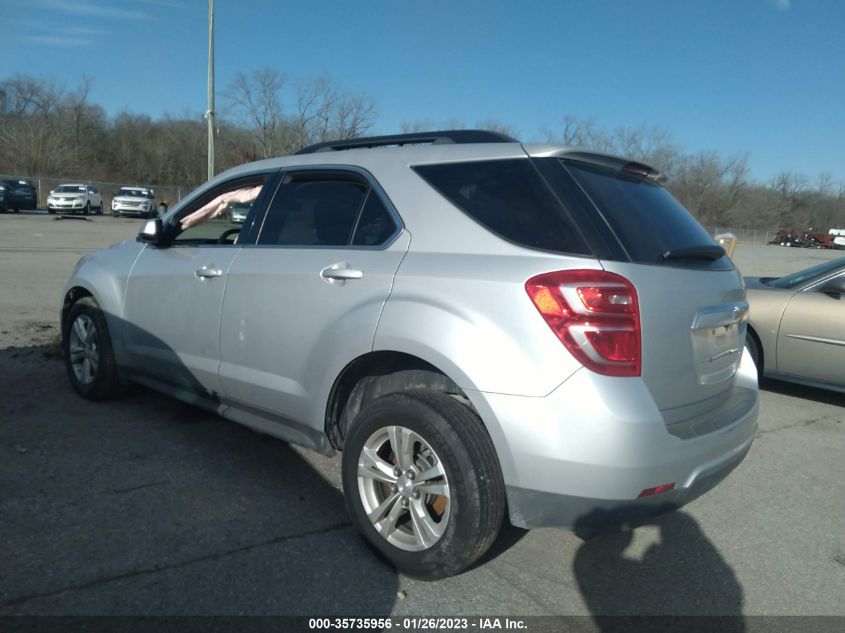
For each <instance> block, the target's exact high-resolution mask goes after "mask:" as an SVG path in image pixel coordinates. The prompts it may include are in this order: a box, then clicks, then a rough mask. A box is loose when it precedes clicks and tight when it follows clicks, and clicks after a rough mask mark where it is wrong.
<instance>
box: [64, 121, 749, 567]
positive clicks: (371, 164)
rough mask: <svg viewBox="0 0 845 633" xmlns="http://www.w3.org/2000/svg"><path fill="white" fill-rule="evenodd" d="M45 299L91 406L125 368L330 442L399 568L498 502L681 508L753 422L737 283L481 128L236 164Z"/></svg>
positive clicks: (474, 536)
mask: <svg viewBox="0 0 845 633" xmlns="http://www.w3.org/2000/svg"><path fill="white" fill-rule="evenodd" d="M233 203H237V204H248V205H251V206H250V209H249V213H248V216H247V218H246V221H245V222H244V223H243V224H240V223H237V224H236V223H233V222H232V221H231V218H230V215H229V214H228V213H227V209H228V208H229V206H230V205H231V204H233ZM63 304H64V305H63V308H62V312H61V323H62V331H63V335H64V357H65V360H66V363H67V369H68V375H69V376H70V380H71V383H72V384H73V387H74V388H75V389H76V390H77V391H78V392H79V393H80V394H81V395H82V396H84V397H86V398H91V399H101V398H107V397H111V396H114V395H116V394H118V393H119V391H120V388H121V386H122V385H123V384H125V383H127V382H134V383H140V384H143V385H147V386H149V387H152V388H154V389H158V390H160V391H163V392H165V393H168V394H171V395H173V396H175V397H177V398H180V399H183V400H186V401H188V402H190V403H193V404H196V405H199V406H202V407H206V408H207V409H209V410H211V411H214V412H217V413H219V414H220V415H222V416H223V417H225V418H228V419H230V420H233V421H235V422H239V423H241V424H245V425H247V426H249V427H252V428H253V429H256V430H258V431H260V432H263V433H269V434H271V435H274V436H276V437H279V438H281V439H283V440H287V441H290V442H295V443H298V444H301V445H303V446H306V447H309V448H311V449H314V450H316V451H320V452H321V453H325V454H332V453H333V452H334V451H335V450H343V459H342V479H343V488H344V493H345V497H346V502H347V505H348V509H349V513H350V515H351V516H352V519H353V521H354V523H355V525H356V526H357V528H358V529H359V530H360V532H361V534H362V535H363V537H364V538H365V539H366V541H367V542H368V543H369V544H370V545H372V546H373V547H374V548H375V549H377V550H378V551H379V552H381V553H382V554H383V555H384V556H385V557H386V558H387V559H389V560H390V561H391V562H392V563H393V564H394V565H395V566H396V567H397V568H399V569H400V570H401V571H403V572H405V573H408V574H410V575H414V576H417V577H425V578H437V577H443V576H447V575H450V574H455V573H458V572H460V571H461V570H462V569H464V568H466V567H467V566H468V565H470V564H471V563H473V561H475V560H477V559H478V558H479V557H480V556H481V555H482V554H484V552H485V551H486V550H487V549H488V548H489V547H490V546H491V544H492V543H493V542H494V541H495V539H496V537H497V534H498V532H499V528H500V526H501V524H502V521H503V520H504V518H505V515H507V516H508V518H509V519H510V522H511V523H512V524H514V525H516V526H519V527H523V528H532V527H539V526H562V527H569V528H574V529H576V530H579V531H583V532H584V533H591V532H593V531H595V530H597V529H600V528H601V527H603V526H604V525H608V524H610V525H618V524H620V523H627V524H636V523H637V522H638V521H641V520H643V518H644V517H647V516H649V515H652V514H654V513H659V512H663V511H666V510H669V509H673V508H677V507H679V506H681V505H683V504H685V503H687V502H689V501H690V500H692V499H694V498H695V497H697V496H698V495H700V494H702V493H703V492H705V491H707V490H709V489H710V488H712V487H713V486H714V485H716V483H717V482H718V481H720V480H721V479H722V478H724V477H725V476H726V475H727V474H728V473H729V472H730V471H731V470H732V469H733V468H734V467H736V466H737V465H738V464H739V463H740V462H741V461H742V459H743V457H744V456H745V454H746V452H747V451H748V449H749V447H750V446H751V442H752V438H753V436H754V432H755V428H756V418H757V409H758V392H757V372H756V370H755V367H754V364H753V362H752V361H751V359H750V357H749V355H748V353H747V352H744V339H745V332H746V313H747V304H746V301H745V291H744V289H743V286H742V280H741V277H740V275H739V273H738V272H737V270H736V269H735V268H734V266H733V265H732V263H731V261H730V260H729V259H728V258H727V257H725V255H724V251H723V250H722V249H721V248H720V247H719V246H718V245H716V244H714V242H713V240H712V239H711V237H710V236H709V235H708V234H707V232H706V231H705V230H704V229H703V228H702V227H701V226H700V225H699V224H698V223H697V222H696V221H695V220H694V219H693V218H692V217H691V216H690V215H689V213H688V212H687V211H686V210H684V208H683V207H682V206H681V205H680V204H679V203H678V202H677V201H676V200H675V199H674V198H672V196H671V195H670V194H669V193H668V192H667V191H666V190H665V189H664V188H663V187H662V186H661V177H660V175H659V174H658V173H656V172H655V171H654V170H653V169H651V168H649V167H648V166H646V165H642V164H639V163H635V162H631V161H627V160H624V159H620V158H615V157H611V156H605V155H599V154H593V153H586V152H583V151H576V150H574V149H571V148H567V147H559V146H551V145H527V144H525V145H523V144H520V143H519V142H517V141H515V140H513V139H510V138H508V137H504V136H502V135H499V134H494V133H489V132H482V131H471V130H470V131H457V132H438V133H431V134H427V133H421V134H411V135H401V136H393V137H374V138H369V139H357V140H353V141H343V142H337V143H326V144H320V145H316V146H313V147H309V148H307V149H305V150H303V151H301V152H299V153H298V154H297V155H294V156H288V157H283V158H277V159H271V160H265V161H260V162H256V163H251V164H248V165H243V166H241V167H237V168H235V169H232V170H230V171H227V172H226V173H223V174H221V175H220V176H218V177H216V178H215V179H214V180H212V181H211V182H209V183H207V184H205V185H203V186H202V187H200V188H199V189H197V190H196V191H195V192H193V193H192V194H191V195H190V196H189V197H188V198H186V199H185V200H183V201H182V202H181V203H180V204H179V205H178V206H176V207H175V208H173V209H172V210H171V211H170V212H168V213H167V214H166V215H165V216H164V217H163V218H157V219H155V220H150V221H149V222H147V224H146V226H145V227H144V228H143V230H142V231H141V233H140V234H139V236H138V240H137V241H127V242H124V243H122V244H119V245H116V246H115V247H112V248H110V249H108V250H105V251H101V252H99V253H95V254H92V255H88V256H86V257H83V258H82V259H81V260H80V262H79V264H78V265H77V267H76V270H75V271H74V272H73V274H72V276H71V279H70V281H69V282H68V285H67V287H66V289H65V292H64V296H63Z"/></svg>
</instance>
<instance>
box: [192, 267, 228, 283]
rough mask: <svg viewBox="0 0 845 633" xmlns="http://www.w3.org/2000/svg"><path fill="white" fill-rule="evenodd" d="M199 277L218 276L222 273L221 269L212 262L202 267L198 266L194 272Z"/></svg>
mask: <svg viewBox="0 0 845 633" xmlns="http://www.w3.org/2000/svg"><path fill="white" fill-rule="evenodd" d="M194 274H195V275H196V276H197V277H199V278H200V279H209V278H211V277H220V276H222V275H223V271H222V270H220V269H219V268H215V267H214V264H208V265H207V266H203V267H202V268H198V269H197V270H196V272H195V273H194Z"/></svg>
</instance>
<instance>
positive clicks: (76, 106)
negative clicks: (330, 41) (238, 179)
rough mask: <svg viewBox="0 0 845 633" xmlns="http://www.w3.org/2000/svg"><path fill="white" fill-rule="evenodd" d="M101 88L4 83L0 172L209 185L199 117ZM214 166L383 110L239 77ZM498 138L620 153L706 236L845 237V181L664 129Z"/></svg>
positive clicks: (567, 126)
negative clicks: (696, 145) (653, 177)
mask: <svg viewBox="0 0 845 633" xmlns="http://www.w3.org/2000/svg"><path fill="white" fill-rule="evenodd" d="M91 86H92V80H91V79H90V78H87V77H85V78H83V79H82V81H81V82H80V83H79V85H77V86H76V87H73V88H67V87H65V86H63V85H60V84H57V83H55V82H54V81H52V80H49V79H43V78H36V77H30V76H26V75H15V76H13V77H11V78H8V79H6V80H4V81H2V82H0V173H2V174H14V175H22V176H29V177H37V176H51V175H61V176H74V177H79V178H85V179H90V180H103V181H114V182H134V183H144V184H153V185H157V184H162V185H167V184H178V185H182V186H185V187H193V186H196V185H198V184H200V183H202V182H203V181H204V180H205V179H206V171H207V165H206V138H207V124H206V121H205V120H204V118H203V117H202V116H201V115H192V114H185V115H182V116H172V115H167V116H164V117H162V118H161V119H158V120H153V119H151V118H150V117H149V116H146V115H139V114H130V113H121V114H118V115H116V116H114V117H108V116H107V115H106V113H105V111H104V110H103V108H102V107H101V106H99V105H98V104H96V103H93V102H92V101H91V99H90V92H91ZM218 100H219V102H220V107H219V112H218V116H217V123H218V125H217V140H216V167H217V170H218V171H222V170H224V169H226V168H228V167H231V166H233V165H237V164H240V163H244V162H248V161H251V160H256V159H259V158H268V157H271V156H280V155H285V154H289V153H291V152H294V151H297V150H298V149H301V148H302V147H304V146H306V145H309V144H311V143H316V142H321V141H325V140H330V139H338V138H354V137H357V136H362V135H366V134H371V133H373V130H374V127H375V126H376V124H377V119H378V110H377V105H376V103H375V101H374V100H373V99H372V98H370V97H368V96H366V95H362V94H357V93H354V92H350V91H348V90H346V89H344V88H343V87H341V86H339V85H338V84H337V83H335V82H334V81H333V80H331V79H329V78H327V77H316V78H312V79H310V80H306V81H300V82H291V81H288V80H287V79H286V77H285V76H284V75H283V74H282V73H280V72H278V71H275V70H272V69H263V70H258V71H255V72H254V73H252V74H249V75H246V74H239V75H237V76H236V77H235V78H234V79H233V80H232V82H231V83H230V84H229V85H228V86H226V87H225V89H224V90H223V92H222V94H221V95H220V97H219V99H218ZM460 127H467V126H466V125H465V124H464V123H463V122H461V121H457V120H451V121H446V122H442V123H439V124H437V123H432V122H431V121H425V120H420V121H414V122H408V123H405V124H403V125H402V128H403V131H406V132H409V131H420V130H423V129H426V130H431V129H450V128H460ZM470 127H482V128H486V129H494V130H498V131H501V132H505V133H507V134H510V135H512V136H514V137H516V138H521V139H522V140H523V141H526V142H529V141H540V142H551V143H563V144H566V145H573V146H578V147H583V148H585V149H591V150H595V151H601V152H608V153H613V154H621V155H624V156H627V157H630V158H632V159H635V160H640V161H643V162H645V163H648V164H650V165H653V166H654V167H656V168H657V169H659V170H660V171H661V172H662V173H663V174H665V175H666V177H667V179H668V182H667V187H668V188H669V189H670V190H671V191H672V193H673V194H674V195H675V196H676V197H678V199H679V200H680V201H681V202H682V203H683V204H684V205H685V206H686V207H687V208H688V209H689V210H690V211H691V212H692V213H693V214H695V215H696V217H698V219H699V220H700V221H701V222H702V223H703V224H705V225H706V226H709V227H716V226H720V227H725V226H731V227H737V228H760V229H768V228H773V227H778V226H780V227H794V228H796V229H802V230H804V229H807V228H810V227H813V228H815V229H817V230H822V231H826V230H827V229H828V228H830V227H834V226H835V227H845V182H843V181H841V180H836V179H835V178H834V177H833V175H832V174H830V173H826V172H825V173H821V174H819V175H818V176H816V177H815V178H812V179H811V178H810V177H807V176H806V175H803V174H798V173H794V172H791V171H784V172H782V173H780V174H777V175H776V176H775V177H774V178H772V179H771V180H770V181H769V182H765V183H762V182H757V181H754V180H752V179H751V177H750V175H749V166H748V155H747V154H738V155H732V156H723V155H721V154H719V153H718V152H714V151H706V150H700V151H695V152H690V151H688V150H687V149H685V148H684V147H682V146H681V145H680V144H678V143H677V142H676V141H675V140H674V138H673V136H672V133H671V132H670V131H669V130H667V129H665V128H662V127H658V126H649V125H642V126H638V127H625V128H617V129H608V128H606V127H602V126H601V125H599V124H598V123H597V122H596V121H595V120H592V119H584V118H578V117H573V116H570V115H567V116H564V117H563V118H562V119H561V121H560V123H559V124H558V125H557V126H555V127H553V128H549V129H544V130H541V131H539V132H537V133H534V134H530V133H520V131H519V130H517V129H515V128H514V127H512V126H510V125H507V124H503V123H500V122H497V121H492V120H482V121H476V122H475V124H474V125H471V126H470Z"/></svg>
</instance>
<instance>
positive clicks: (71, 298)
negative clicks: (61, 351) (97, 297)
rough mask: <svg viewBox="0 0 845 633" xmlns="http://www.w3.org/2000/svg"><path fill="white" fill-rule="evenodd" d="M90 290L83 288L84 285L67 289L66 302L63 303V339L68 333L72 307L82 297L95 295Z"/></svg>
mask: <svg viewBox="0 0 845 633" xmlns="http://www.w3.org/2000/svg"><path fill="white" fill-rule="evenodd" d="M93 296H94V295H92V294H91V293H90V292H88V290H86V289H85V288H83V287H82V286H74V287H73V288H71V289H70V290H68V291H67V294H66V295H65V300H64V303H63V304H62V340H64V338H65V335H66V334H67V317H68V314H70V309H71V308H72V307H73V304H74V303H76V302H77V301H79V300H80V299H82V298H83V297H93Z"/></svg>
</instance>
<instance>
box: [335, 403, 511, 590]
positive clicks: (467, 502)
mask: <svg viewBox="0 0 845 633" xmlns="http://www.w3.org/2000/svg"><path fill="white" fill-rule="evenodd" d="M397 421H398V422H397ZM397 427H399V428H404V429H405V430H408V431H409V432H410V433H412V434H413V435H414V436H416V438H415V439H413V440H412V441H411V442H410V445H411V451H410V454H411V455H413V457H412V459H411V464H412V466H411V468H409V470H415V471H416V472H417V476H418V479H417V482H416V484H415V483H414V480H413V477H407V476H406V474H402V476H401V477H400V478H399V479H398V480H397V481H398V483H399V485H401V486H402V490H404V491H405V492H401V491H398V490H397V488H398V486H397V487H393V488H392V489H391V484H389V483H384V480H381V481H379V479H380V478H379V477H373V478H369V477H363V476H362V477H359V461H361V460H362V457H363V455H362V451H363V449H364V447H365V445H367V444H368V443H369V445H370V447H371V448H372V446H373V445H375V444H378V442H379V440H378V439H377V438H380V437H382V434H388V435H389V433H388V429H390V428H394V429H395V428H397ZM374 438H376V439H374ZM417 439H418V440H420V441H419V442H417ZM374 442H375V444H374ZM381 446H382V447H383V448H382V450H380V451H379V453H378V456H384V460H387V461H386V463H387V465H388V467H389V465H390V464H391V463H392V464H394V465H396V464H397V463H398V462H397V458H396V454H395V452H391V451H392V449H393V446H394V444H393V443H392V442H391V441H388V443H386V444H381ZM426 448H428V449H429V450H428V451H426V450H425V449H426ZM417 451H419V452H417ZM390 460H392V461H390ZM437 464H441V465H442V467H443V471H444V472H445V477H444V478H434V477H432V478H431V479H429V480H428V484H427V485H429V486H430V485H435V486H440V489H443V484H445V489H446V491H447V492H448V495H445V496H443V495H438V494H435V493H431V494H429V493H428V492H422V493H420V491H419V490H414V486H415V485H416V486H420V487H422V486H425V485H426V484H425V483H424V482H425V481H426V480H425V479H420V477H422V476H423V474H422V473H423V470H424V469H428V468H429V467H431V466H433V465H437ZM388 469H389V468H388ZM372 472H377V470H375V469H373V470H372ZM397 472H400V470H398V469H394V475H391V476H395V475H396V473H397ZM342 478H343V490H344V497H345V499H346V507H347V509H348V510H349V514H350V515H351V517H352V520H353V522H354V524H355V526H356V527H357V528H358V530H359V531H360V532H361V534H362V536H363V537H364V539H365V540H366V541H367V543H368V544H369V545H370V546H372V547H373V548H374V549H375V550H376V552H378V553H379V554H380V555H381V556H382V557H384V558H385V559H387V561H388V562H390V563H391V564H392V565H393V566H394V567H396V568H397V569H398V570H400V571H401V572H403V573H405V574H407V575H409V576H413V577H415V578H422V579H426V580H434V579H437V578H445V577H447V576H452V575H455V574H458V573H460V572H461V571H463V570H464V569H466V568H467V567H468V566H469V565H471V564H472V563H474V562H475V561H476V560H478V559H479V558H480V557H481V556H482V555H483V554H484V553H485V552H487V550H488V549H490V546H491V545H493V543H494V542H495V540H496V537H497V536H498V534H499V529H500V528H501V526H502V521H503V518H504V512H505V486H504V482H503V480H502V473H501V470H500V468H499V462H498V459H497V457H496V452H495V449H494V448H493V442H492V441H491V440H490V436H489V435H488V434H487V431H486V429H485V428H484V426H483V424H482V423H481V420H479V418H478V417H477V416H476V415H475V414H474V413H473V412H472V411H471V410H470V409H469V407H467V406H465V405H463V404H461V403H460V402H458V401H457V400H455V399H454V398H452V397H451V396H449V395H447V394H444V393H441V392H437V391H429V390H414V391H403V392H399V393H393V394H388V395H386V396H383V397H381V398H378V399H376V400H374V401H372V402H371V403H370V404H368V405H367V406H366V407H365V408H364V409H363V410H362V411H361V412H360V413H359V414H358V416H357V417H356V418H355V420H354V421H353V423H352V425H351V427H350V431H349V433H348V436H347V438H346V440H345V442H344V446H343V462H342ZM359 480H360V481H359ZM362 486H363V488H362ZM409 488H410V491H409ZM362 490H370V491H375V496H374V497H373V496H370V497H368V496H367V493H366V492H362ZM379 490H380V491H381V497H379V492H378V491H379ZM406 493H407V494H409V495H413V496H412V497H407V496H404V495H405V494H406ZM387 498H394V499H395V500H396V501H395V504H394V505H392V506H390V507H392V508H393V509H395V510H397V511H398V515H397V516H396V517H395V518H394V519H393V520H392V521H390V523H389V525H390V526H396V527H386V528H385V529H387V530H388V531H391V538H394V539H396V538H397V537H399V538H402V539H405V540H406V545H407V543H408V542H411V541H414V539H417V547H419V548H420V549H417V550H416V551H409V550H408V549H407V547H400V546H397V545H396V544H394V543H392V542H390V541H388V537H387V536H382V534H381V533H380V532H379V531H378V530H377V529H376V527H375V526H374V525H373V523H372V522H371V521H370V519H369V517H368V516H367V510H366V509H365V505H364V504H365V503H368V504H369V505H370V506H372V505H373V504H374V502H375V504H378V505H383V504H379V502H380V501H381V502H384V501H385V500H386V499H387ZM373 499H374V500H375V501H373ZM402 504H404V505H402ZM408 504H415V505H414V506H413V507H415V508H423V509H424V511H426V512H427V517H428V518H429V519H435V520H436V519H439V521H438V522H437V523H434V524H433V525H436V526H437V527H438V530H442V533H441V534H440V535H439V536H438V537H437V538H436V540H434V541H433V542H432V543H430V544H428V545H426V544H425V543H424V540H423V539H422V538H421V537H420V536H419V535H418V532H422V531H424V530H419V531H418V530H417V529H416V528H415V527H414V526H415V522H414V521H412V520H411V519H412V517H411V515H410V510H408V509H400V508H398V507H397V506H401V508H407V507H408ZM382 514H385V515H390V514H391V513H390V512H388V511H386V510H385V511H383V512H382ZM438 515H439V516H438ZM389 519H390V517H389V516H387V517H386V518H385V521H389ZM444 520H445V521H446V525H445V527H442V528H441V527H440V522H442V521H444ZM415 535H416V536H415ZM427 536H428V535H427ZM428 538H431V537H430V536H429V537H428Z"/></svg>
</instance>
